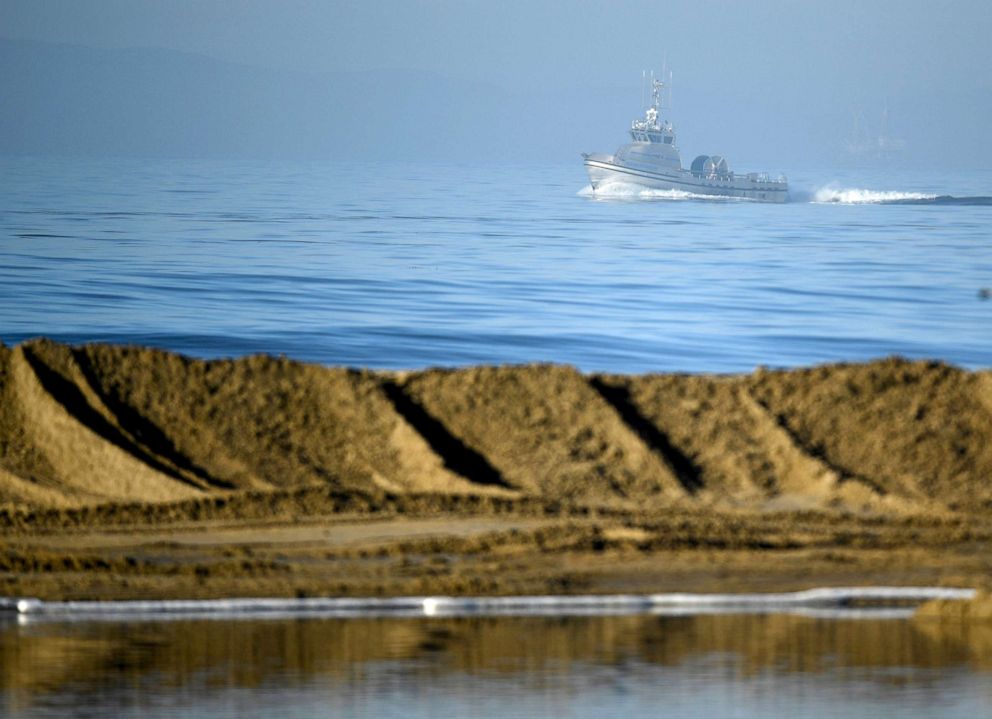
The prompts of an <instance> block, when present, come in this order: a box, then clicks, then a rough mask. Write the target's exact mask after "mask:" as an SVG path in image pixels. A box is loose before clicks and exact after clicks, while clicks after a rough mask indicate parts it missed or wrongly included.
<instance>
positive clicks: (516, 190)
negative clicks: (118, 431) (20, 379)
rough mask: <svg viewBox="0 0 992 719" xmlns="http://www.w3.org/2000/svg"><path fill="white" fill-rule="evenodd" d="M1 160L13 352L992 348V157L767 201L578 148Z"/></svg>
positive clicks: (803, 185) (609, 353)
mask: <svg viewBox="0 0 992 719" xmlns="http://www.w3.org/2000/svg"><path fill="white" fill-rule="evenodd" d="M2 166H3V172H2V173H0V340H2V341H4V342H6V343H8V344H10V343H15V342H18V341H20V340H22V339H25V338H28V337H33V336H38V335H47V336H50V337H54V338H57V339H60V340H65V341H70V342H86V341H109V342H118V343H137V344H143V345H154V346H159V347H164V348H168V349H172V350H177V351H181V352H184V353H188V354H192V355H198V356H210V357H214V356H237V355H243V354H246V353H254V352H267V353H272V354H280V353H284V354H287V355H289V356H292V357H294V358H297V359H303V360H311V361H317V362H322V363H326V364H348V365H363V366H371V367H397V368H406V367H423V366H429V365H461V364H467V363H475V362H487V363H505V362H511V363H518V362H530V361H551V362H565V363H571V364H574V365H577V366H578V367H580V368H582V369H585V370H616V371H630V372H633V371H646V370H684V371H721V372H723V371H728V372H734V371H747V370H750V369H752V368H754V367H755V366H756V365H769V366H793V365H804V364H811V363H818V362H825V361H836V360H860V359H867V358H871V357H878V356H884V355H889V354H901V355H905V356H910V357H928V358H938V359H943V360H947V361H950V362H953V363H956V364H959V365H962V366H966V367H989V366H992V341H990V340H992V324H990V321H992V301H983V300H982V299H981V298H980V296H979V293H980V291H981V289H982V288H985V287H992V241H990V239H992V238H990V234H992V204H990V203H992V200H989V196H990V195H992V171H972V172H955V173H948V172H937V171H935V172H930V173H916V174H913V173H908V172H905V171H898V172H896V171H892V172H880V171H867V170H846V171H840V170H815V171H793V172H790V173H789V175H790V183H791V185H792V188H793V195H794V198H795V201H793V202H791V203H789V204H786V205H766V204H758V203H751V202H742V201H725V200H716V201H714V200H697V199H671V198H669V197H665V196H664V195H663V193H662V195H661V196H659V195H658V194H654V195H652V194H650V193H647V194H637V193H635V192H626V191H618V192H615V193H613V195H612V196H611V197H609V198H605V199H604V198H596V197H594V196H591V195H590V194H589V193H588V191H583V188H585V186H586V184H587V183H586V178H585V176H584V173H583V170H582V167H581V163H580V161H579V158H578V157H576V162H575V163H573V164H569V165H562V166H497V167H493V166H488V165H487V166H481V165H480V166H466V165H441V164H425V165H413V164H399V163H397V164H382V163H380V164H371V165H370V164H343V163H332V162H326V163H312V164H305V163H300V164H277V163H247V162H232V161H179V160H147V161H138V160H123V159H120V160H90V159H74V160H55V159H31V158H26V159H25V158H17V159H12V158H5V159H3V160H2ZM864 190H868V191H870V192H864Z"/></svg>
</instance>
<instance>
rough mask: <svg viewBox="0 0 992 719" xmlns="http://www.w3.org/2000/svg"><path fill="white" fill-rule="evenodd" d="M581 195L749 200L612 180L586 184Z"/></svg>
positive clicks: (641, 198) (625, 198)
mask: <svg viewBox="0 0 992 719" xmlns="http://www.w3.org/2000/svg"><path fill="white" fill-rule="evenodd" d="M579 196H580V197H589V198H592V199H594V200H704V201H706V202H748V201H749V200H747V199H745V198H743V197H727V196H726V195H700V194H696V193H694V192H686V191H685V190H657V189H653V188H650V187H644V186H643V185H635V184H633V183H628V182H610V183H607V184H604V185H600V186H599V187H597V188H596V189H595V190H594V189H592V185H586V186H585V187H583V188H582V189H581V190H579Z"/></svg>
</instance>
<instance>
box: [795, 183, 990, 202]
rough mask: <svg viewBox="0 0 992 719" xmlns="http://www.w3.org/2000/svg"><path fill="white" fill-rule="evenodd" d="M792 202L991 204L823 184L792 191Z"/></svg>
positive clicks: (981, 199)
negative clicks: (811, 188)
mask: <svg viewBox="0 0 992 719" xmlns="http://www.w3.org/2000/svg"><path fill="white" fill-rule="evenodd" d="M791 199H792V201H793V202H813V203H818V204H840V205H992V197H983V196H975V197H955V196H953V195H937V194H930V193H925V192H902V191H899V190H868V189H862V188H856V187H843V188H841V187H837V186H835V185H827V186H825V187H821V188H818V189H816V190H812V191H810V192H808V193H802V192H793V195H792V198H791Z"/></svg>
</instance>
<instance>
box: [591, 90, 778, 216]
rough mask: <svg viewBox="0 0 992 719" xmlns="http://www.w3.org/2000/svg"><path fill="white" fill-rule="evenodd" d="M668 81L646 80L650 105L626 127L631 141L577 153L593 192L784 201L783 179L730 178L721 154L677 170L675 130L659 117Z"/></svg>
mask: <svg viewBox="0 0 992 719" xmlns="http://www.w3.org/2000/svg"><path fill="white" fill-rule="evenodd" d="M670 77H671V75H669V81H668V82H663V81H661V80H657V79H654V78H652V80H651V97H652V102H651V105H650V107H648V108H647V110H646V111H645V112H644V119H642V120H634V121H633V122H632V123H631V125H630V137H631V140H632V142H629V143H627V144H626V145H624V146H623V147H621V148H620V149H618V150H617V151H616V152H615V153H613V154H612V155H604V154H598V153H592V154H587V153H583V154H582V157H583V160H584V163H585V166H586V172H588V173H589V182H590V184H591V185H592V189H593V192H596V191H597V190H602V189H603V188H604V186H607V185H610V184H616V183H623V184H633V185H639V186H642V187H647V188H651V189H655V190H675V191H680V192H688V193H692V194H694V195H717V196H720V197H739V198H743V199H748V200H758V201H761V202H785V201H786V200H788V198H789V183H788V181H787V180H786V179H785V177H784V176H779V177H778V178H775V179H772V178H771V177H769V176H768V174H767V173H763V172H749V173H746V174H739V173H735V172H734V171H733V170H731V169H730V166H729V165H728V164H727V160H726V158H724V157H722V156H721V155H700V156H699V157H697V158H696V159H695V160H693V161H692V165H691V167H690V168H689V169H685V168H683V167H682V158H681V156H680V155H679V149H678V146H677V145H676V144H675V129H674V128H673V127H672V123H671V122H669V121H668V120H664V119H662V117H661V110H662V91H663V90H664V89H665V88H666V87H669V86H670V84H671V81H670Z"/></svg>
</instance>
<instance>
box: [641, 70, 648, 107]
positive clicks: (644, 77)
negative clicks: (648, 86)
mask: <svg viewBox="0 0 992 719" xmlns="http://www.w3.org/2000/svg"><path fill="white" fill-rule="evenodd" d="M647 74H648V71H647V70H641V107H642V108H643V107H644V80H645V79H646V78H647Z"/></svg>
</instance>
